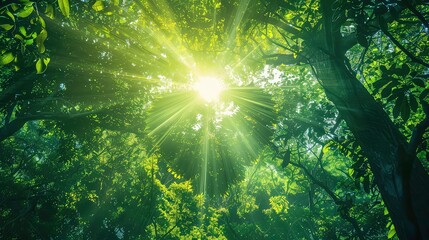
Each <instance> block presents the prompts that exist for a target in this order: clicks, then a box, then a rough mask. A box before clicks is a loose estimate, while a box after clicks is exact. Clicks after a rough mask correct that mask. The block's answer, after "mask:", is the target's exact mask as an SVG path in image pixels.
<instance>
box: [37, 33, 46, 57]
mask: <svg viewBox="0 0 429 240" xmlns="http://www.w3.org/2000/svg"><path fill="white" fill-rule="evenodd" d="M47 37H48V32H46V30H45V29H43V30H42V31H40V33H39V35H38V36H37V38H36V45H37V48H38V49H39V52H40V53H44V52H45V50H46V48H45V44H44V42H45V40H46V38H47Z"/></svg>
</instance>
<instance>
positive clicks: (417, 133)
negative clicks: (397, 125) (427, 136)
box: [408, 101, 429, 154]
mask: <svg viewBox="0 0 429 240" xmlns="http://www.w3.org/2000/svg"><path fill="white" fill-rule="evenodd" d="M422 105H423V111H424V112H425V114H426V117H425V118H424V119H423V121H421V122H420V123H419V124H418V125H417V127H416V128H415V129H414V131H413V134H412V136H411V139H410V142H409V143H408V153H409V154H416V153H417V148H418V146H419V145H420V144H421V143H422V142H423V135H424V133H425V132H426V129H428V128H429V103H427V102H425V101H422Z"/></svg>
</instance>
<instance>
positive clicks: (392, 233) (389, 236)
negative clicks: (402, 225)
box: [387, 224, 396, 239]
mask: <svg viewBox="0 0 429 240" xmlns="http://www.w3.org/2000/svg"><path fill="white" fill-rule="evenodd" d="M395 235H396V229H395V226H394V225H393V224H392V225H391V226H390V230H389V232H388V233H387V238H388V239H391V238H393V237H394V236H395Z"/></svg>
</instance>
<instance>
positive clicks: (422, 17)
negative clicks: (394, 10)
mask: <svg viewBox="0 0 429 240" xmlns="http://www.w3.org/2000/svg"><path fill="white" fill-rule="evenodd" d="M402 2H403V3H404V5H405V6H406V7H407V8H408V9H409V10H410V11H411V12H412V13H414V15H416V17H417V18H418V19H419V20H420V21H421V22H422V23H423V25H424V26H425V27H426V28H429V22H428V21H427V20H426V19H425V17H424V16H423V15H422V14H421V13H420V12H419V11H418V10H417V9H416V8H415V7H414V6H413V5H412V4H411V3H410V2H409V1H408V0H402Z"/></svg>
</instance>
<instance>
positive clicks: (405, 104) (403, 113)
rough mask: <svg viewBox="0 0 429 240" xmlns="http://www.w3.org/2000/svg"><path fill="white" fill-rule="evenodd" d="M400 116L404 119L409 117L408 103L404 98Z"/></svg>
mask: <svg viewBox="0 0 429 240" xmlns="http://www.w3.org/2000/svg"><path fill="white" fill-rule="evenodd" d="M401 117H402V119H403V120H404V121H407V120H408V118H410V105H409V104H408V100H407V99H406V98H404V101H403V102H402V105H401Z"/></svg>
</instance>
